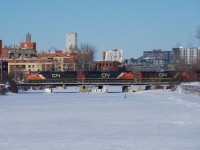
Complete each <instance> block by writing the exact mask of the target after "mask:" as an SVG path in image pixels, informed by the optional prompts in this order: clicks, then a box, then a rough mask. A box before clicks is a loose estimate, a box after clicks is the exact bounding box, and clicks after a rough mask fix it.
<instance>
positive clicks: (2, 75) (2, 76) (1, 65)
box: [1, 55, 3, 81]
mask: <svg viewBox="0 0 200 150" xmlns="http://www.w3.org/2000/svg"><path fill="white" fill-rule="evenodd" d="M2 67H3V60H2V55H1V81H2V79H3V68H2Z"/></svg>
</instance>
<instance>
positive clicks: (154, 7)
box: [0, 0, 200, 60]
mask: <svg viewBox="0 0 200 150" xmlns="http://www.w3.org/2000/svg"><path fill="white" fill-rule="evenodd" d="M0 3H1V8H0V17H1V21H0V39H1V40H3V45H4V46H5V45H14V44H15V45H19V44H20V42H22V41H25V40H26V34H27V33H28V32H29V33H31V35H32V41H33V42H36V43H37V50H38V51H47V50H49V49H51V48H52V47H54V48H56V49H59V50H60V49H61V50H64V49H65V48H66V33H68V32H76V33H78V45H80V44H81V43H88V44H90V45H93V46H95V47H96V50H97V53H96V60H101V59H102V52H103V51H105V50H113V49H122V50H124V58H138V57H140V56H142V55H143V51H151V50H153V49H163V50H169V51H170V50H171V49H172V48H173V47H177V46H183V47H191V46H193V47H197V46H200V41H198V39H197V38H195V35H196V30H197V27H198V26H200V16H199V14H200V9H199V6H200V0H0Z"/></svg>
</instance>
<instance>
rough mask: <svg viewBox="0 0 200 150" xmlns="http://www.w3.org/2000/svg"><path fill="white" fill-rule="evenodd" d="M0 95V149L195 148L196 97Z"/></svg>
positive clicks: (199, 106)
mask: <svg viewBox="0 0 200 150" xmlns="http://www.w3.org/2000/svg"><path fill="white" fill-rule="evenodd" d="M76 91H77V89H74V90H71V91H70V90H69V89H66V90H54V92H53V93H44V91H30V92H20V93H19V94H12V93H8V94H7V95H3V96H0V150H199V149H200V98H199V97H198V96H192V95H186V94H181V93H176V92H170V91H167V90H156V91H141V92H133V93H128V94H126V96H125V94H124V93H120V92H112V93H89V94H88V93H76Z"/></svg>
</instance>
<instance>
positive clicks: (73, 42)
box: [66, 32, 77, 52]
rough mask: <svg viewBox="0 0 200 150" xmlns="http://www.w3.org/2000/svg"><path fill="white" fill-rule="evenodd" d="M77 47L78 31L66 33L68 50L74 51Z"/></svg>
mask: <svg viewBox="0 0 200 150" xmlns="http://www.w3.org/2000/svg"><path fill="white" fill-rule="evenodd" d="M76 48H77V33H75V32H70V33H67V35H66V50H67V51H68V52H73V50H74V49H76Z"/></svg>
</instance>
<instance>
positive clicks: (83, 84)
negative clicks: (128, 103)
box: [17, 79, 177, 92]
mask: <svg viewBox="0 0 200 150" xmlns="http://www.w3.org/2000/svg"><path fill="white" fill-rule="evenodd" d="M175 84H177V83H175V82H172V81H170V80H168V81H167V80H165V81H156V80H155V81H152V80H145V81H136V80H131V79H130V80H127V79H126V80H118V79H112V80H110V79H104V80H102V79H101V80H99V79H81V80H65V81H59V80H40V81H29V82H21V83H17V86H18V87H22V86H34V87H37V86H43V87H48V88H52V87H56V86H63V87H65V86H66V87H67V86H78V87H80V92H88V88H87V87H89V86H96V87H98V89H102V88H103V87H104V86H122V91H123V92H129V91H130V90H131V86H138V87H139V86H146V89H152V88H157V87H159V88H170V87H172V86H173V85H175Z"/></svg>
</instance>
